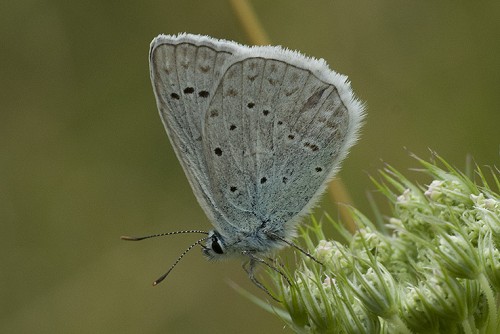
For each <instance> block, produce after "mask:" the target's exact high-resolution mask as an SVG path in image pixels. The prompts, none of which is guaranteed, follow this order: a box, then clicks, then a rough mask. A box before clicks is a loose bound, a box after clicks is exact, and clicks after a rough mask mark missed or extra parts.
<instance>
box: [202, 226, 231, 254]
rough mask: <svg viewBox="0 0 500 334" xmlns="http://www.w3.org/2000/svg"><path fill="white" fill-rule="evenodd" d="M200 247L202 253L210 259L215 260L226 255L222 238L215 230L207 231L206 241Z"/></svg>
mask: <svg viewBox="0 0 500 334" xmlns="http://www.w3.org/2000/svg"><path fill="white" fill-rule="evenodd" d="M202 247H203V248H202V252H203V255H205V256H206V257H207V258H209V259H210V260H216V259H219V258H221V257H224V255H226V246H225V242H224V238H223V237H222V236H221V235H220V233H219V232H217V231H215V230H211V231H209V232H208V237H207V241H206V243H205V245H204V246H202Z"/></svg>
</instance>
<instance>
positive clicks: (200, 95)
mask: <svg viewBox="0 0 500 334" xmlns="http://www.w3.org/2000/svg"><path fill="white" fill-rule="evenodd" d="M208 95H210V93H209V92H207V91H206V90H202V91H200V92H199V93H198V96H199V97H208Z"/></svg>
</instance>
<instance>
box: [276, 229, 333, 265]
mask: <svg viewBox="0 0 500 334" xmlns="http://www.w3.org/2000/svg"><path fill="white" fill-rule="evenodd" d="M272 237H273V238H275V239H278V240H280V241H283V242H284V243H285V244H287V245H288V246H292V247H293V248H295V249H296V250H298V251H299V252H301V253H302V254H304V255H305V256H307V257H308V258H310V259H311V260H313V261H314V262H316V263H318V264H320V265H322V266H324V264H323V263H321V262H320V261H318V259H316V258H315V257H314V256H312V255H311V253H309V252H308V251H306V250H305V249H302V248H300V247H299V246H297V245H296V244H294V243H293V242H291V241H288V240H286V239H283V238H282V237H280V236H278V235H275V234H273V235H272Z"/></svg>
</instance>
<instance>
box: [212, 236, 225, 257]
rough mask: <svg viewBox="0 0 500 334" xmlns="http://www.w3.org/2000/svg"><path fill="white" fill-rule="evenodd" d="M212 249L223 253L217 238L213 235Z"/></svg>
mask: <svg viewBox="0 0 500 334" xmlns="http://www.w3.org/2000/svg"><path fill="white" fill-rule="evenodd" d="M212 250H213V251H214V252H215V253H217V254H224V251H223V250H222V247H221V246H220V244H219V239H217V237H216V236H215V235H214V236H212Z"/></svg>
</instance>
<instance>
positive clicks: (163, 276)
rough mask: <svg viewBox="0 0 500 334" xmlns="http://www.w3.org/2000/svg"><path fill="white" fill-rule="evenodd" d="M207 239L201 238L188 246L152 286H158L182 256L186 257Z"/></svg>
mask: <svg viewBox="0 0 500 334" xmlns="http://www.w3.org/2000/svg"><path fill="white" fill-rule="evenodd" d="M207 239H208V237H206V238H203V239H200V240H198V241H196V242H195V243H194V244H192V245H191V246H189V247H188V248H187V249H186V250H185V251H184V252H183V253H182V254H181V255H180V256H179V257H178V258H177V260H176V261H175V262H174V264H172V265H171V266H170V268H169V269H168V271H167V272H166V273H165V274H163V275H161V276H160V277H159V278H158V279H157V280H156V281H154V282H153V286H156V285H158V284H160V283H161V281H163V280H164V279H165V278H166V277H167V276H168V274H170V272H171V271H172V269H174V268H175V266H176V265H177V263H179V262H180V261H181V259H182V258H183V257H184V255H186V254H187V253H188V252H189V251H190V250H191V249H193V247H195V246H196V245H199V244H200V243H202V242H203V241H205V240H207Z"/></svg>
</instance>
